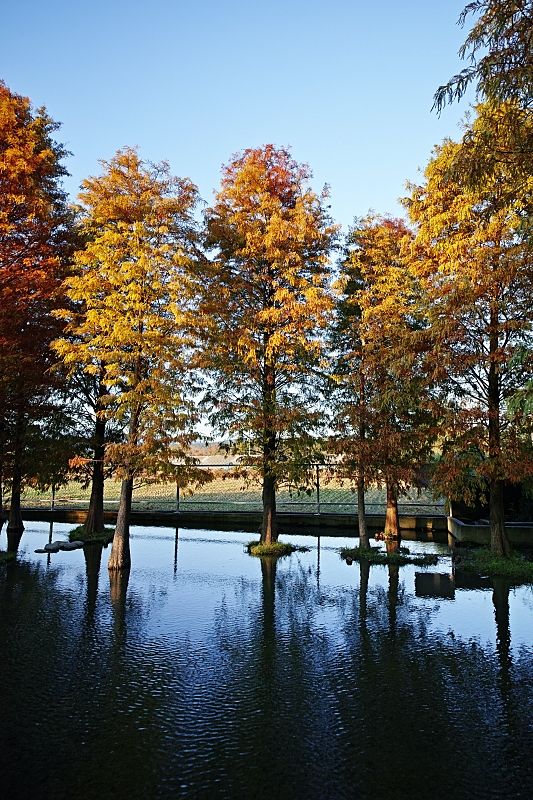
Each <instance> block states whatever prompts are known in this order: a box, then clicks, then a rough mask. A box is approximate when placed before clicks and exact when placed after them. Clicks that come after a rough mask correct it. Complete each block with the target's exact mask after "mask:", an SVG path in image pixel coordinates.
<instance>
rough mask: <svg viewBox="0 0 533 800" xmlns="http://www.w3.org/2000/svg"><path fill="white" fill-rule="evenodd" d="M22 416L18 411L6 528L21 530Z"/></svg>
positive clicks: (22, 528)
mask: <svg viewBox="0 0 533 800" xmlns="http://www.w3.org/2000/svg"><path fill="white" fill-rule="evenodd" d="M23 439H24V418H23V416H22V414H20V413H19V415H18V419H17V425H16V430H15V442H14V448H13V450H14V452H13V481H12V484H11V506H10V508H9V520H8V523H7V530H8V533H9V531H13V532H15V531H23V530H24V525H23V523H22V511H21V508H20V492H21V487H22V457H23V452H24V441H23Z"/></svg>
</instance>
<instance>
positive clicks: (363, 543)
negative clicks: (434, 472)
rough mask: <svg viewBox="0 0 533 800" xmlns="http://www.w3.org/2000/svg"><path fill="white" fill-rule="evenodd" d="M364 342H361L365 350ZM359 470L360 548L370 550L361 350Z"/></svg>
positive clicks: (363, 378)
mask: <svg viewBox="0 0 533 800" xmlns="http://www.w3.org/2000/svg"><path fill="white" fill-rule="evenodd" d="M363 345H364V342H361V347H362V348H363ZM358 433H359V465H358V466H359V470H358V473H357V520H358V523H359V547H360V548H361V549H362V550H370V539H369V538H368V528H367V524H366V509H365V470H364V466H363V458H364V454H363V449H364V444H365V438H366V426H365V372H364V369H363V350H362V349H361V364H360V367H359V431H358Z"/></svg>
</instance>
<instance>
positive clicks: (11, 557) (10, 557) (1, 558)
mask: <svg viewBox="0 0 533 800" xmlns="http://www.w3.org/2000/svg"><path fill="white" fill-rule="evenodd" d="M16 557H17V554H16V553H6V552H5V551H4V550H0V564H7V563H9V561H15V559H16Z"/></svg>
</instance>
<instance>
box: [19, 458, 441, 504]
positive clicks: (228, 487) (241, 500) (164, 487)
mask: <svg viewBox="0 0 533 800" xmlns="http://www.w3.org/2000/svg"><path fill="white" fill-rule="evenodd" d="M200 469H203V470H206V471H207V472H208V473H209V477H210V480H209V481H207V482H206V483H205V484H203V485H202V486H200V487H197V488H194V489H193V488H188V487H185V488H181V489H179V488H177V487H176V485H175V484H151V485H145V486H142V485H141V486H140V487H138V488H136V489H135V491H134V495H133V503H132V508H133V510H137V511H168V512H179V511H222V512H223V511H225V512H239V511H241V512H242V511H260V510H261V508H262V503H261V483H260V476H259V473H258V470H256V469H255V468H253V467H242V466H239V465H235V464H232V463H222V464H221V463H216V462H213V463H209V462H208V463H202V464H201V465H200ZM310 477H311V480H310V481H309V483H308V485H307V486H306V488H305V489H300V490H298V489H297V488H296V487H290V486H282V487H281V488H280V489H279V490H278V492H277V494H276V505H277V509H278V511H281V512H292V513H316V514H320V513H335V514H354V513H356V512H357V494H356V491H355V486H354V484H353V482H351V481H350V480H349V479H347V478H344V477H342V474H341V471H340V469H339V468H338V467H336V466H335V465H323V464H313V465H310ZM89 495H90V490H89V489H87V490H83V489H82V488H81V487H80V486H78V485H76V484H69V485H68V486H66V487H64V488H63V489H57V490H56V491H55V493H54V496H53V497H52V495H51V493H47V494H46V495H45V494H39V493H37V492H34V491H31V490H27V491H26V492H25V493H24V496H23V498H22V500H23V505H25V506H33V507H35V506H39V507H47V508H50V507H52V508H69V509H83V508H87V506H88V504H89ZM119 495H120V484H118V483H115V482H113V481H107V482H106V489H105V499H104V506H105V508H106V509H107V510H110V511H111V510H116V509H117V508H118V503H119ZM365 500H366V510H367V513H369V514H381V513H384V511H385V508H386V502H385V491H384V490H383V489H377V488H370V489H369V490H368V491H367V492H366V494H365ZM398 505H399V510H400V514H404V515H428V516H434V515H437V514H444V513H445V501H444V499H441V500H435V499H434V498H433V497H432V495H431V493H430V492H429V491H428V490H422V491H421V492H420V491H418V490H417V489H412V490H411V491H410V492H409V493H408V494H407V495H406V496H403V497H400V499H399V501H398Z"/></svg>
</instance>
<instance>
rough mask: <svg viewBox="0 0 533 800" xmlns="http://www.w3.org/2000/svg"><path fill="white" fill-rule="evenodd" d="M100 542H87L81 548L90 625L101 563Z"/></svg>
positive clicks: (94, 608)
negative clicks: (83, 559) (87, 543)
mask: <svg viewBox="0 0 533 800" xmlns="http://www.w3.org/2000/svg"><path fill="white" fill-rule="evenodd" d="M102 550H103V545H102V544H89V545H85V547H84V548H83V555H84V558H85V575H86V578H87V606H86V615H87V616H86V619H87V622H88V623H89V624H90V625H92V624H93V623H94V615H95V611H96V602H97V599H98V581H99V578H100V567H101V564H102Z"/></svg>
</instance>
